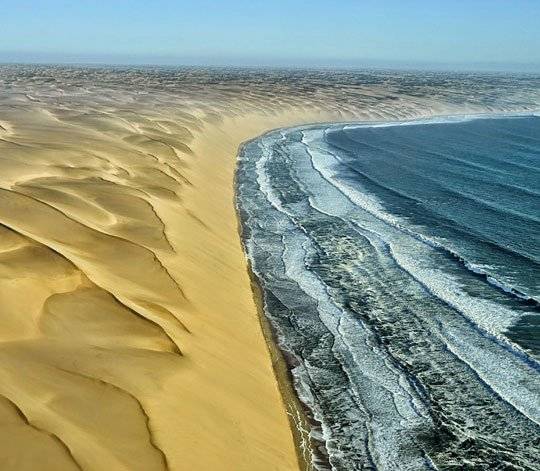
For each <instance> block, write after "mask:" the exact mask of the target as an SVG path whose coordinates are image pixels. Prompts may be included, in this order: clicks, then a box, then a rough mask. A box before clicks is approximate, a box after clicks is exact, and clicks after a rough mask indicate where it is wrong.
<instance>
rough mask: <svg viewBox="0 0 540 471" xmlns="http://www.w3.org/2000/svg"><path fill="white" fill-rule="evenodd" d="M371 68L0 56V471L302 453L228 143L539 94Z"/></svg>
mask: <svg viewBox="0 0 540 471" xmlns="http://www.w3.org/2000/svg"><path fill="white" fill-rule="evenodd" d="M291 74H292V75H291ZM369 77H372V76H371V75H369V74H367V75H366V76H364V75H356V76H355V75H354V74H346V73H343V75H339V74H338V76H337V78H336V77H333V78H329V77H326V76H325V75H324V74H322V73H315V72H310V73H304V74H301V73H300V72H295V73H285V72H272V73H270V72H268V73H267V72H264V71H263V72H258V71H256V72H253V73H248V72H242V71H237V72H234V71H227V70H220V69H217V70H204V69H193V70H192V69H186V70H184V69H180V70H176V71H175V70H168V69H164V70H159V69H148V70H147V69H131V68H121V69H113V68H109V69H107V68H105V69H100V68H86V69H85V68H77V67H45V66H40V67H38V66H35V67H32V66H26V67H22V66H19V67H17V66H3V67H2V68H0V84H1V88H0V126H1V127H0V234H1V236H0V299H1V300H2V316H1V318H0V418H1V423H2V427H1V428H0V434H1V440H0V467H1V468H2V469H6V470H7V469H17V470H25V469H28V470H31V469H36V468H35V463H42V464H43V465H42V466H41V467H40V469H47V470H48V469H50V470H76V469H84V470H104V469H107V470H126V471H127V470H130V471H131V470H154V469H155V470H160V469H171V470H201V471H204V470H231V471H242V470H245V471H248V470H249V471H255V470H279V471H282V470H283V471H285V470H297V469H310V465H309V464H306V462H307V461H309V459H310V456H311V454H310V453H311V452H310V451H309V450H306V449H305V448H303V447H302V434H301V433H298V431H297V430H295V424H296V423H297V420H298V419H297V418H296V417H295V408H296V407H297V405H296V403H295V401H294V400H291V399H290V392H291V389H290V385H288V384H283V382H284V377H285V376H286V374H284V372H283V364H276V363H280V362H281V360H280V358H279V354H278V353H277V350H276V347H275V345H274V343H273V339H272V338H270V336H269V335H268V334H267V335H266V337H265V335H264V333H263V330H265V329H263V327H262V325H261V322H262V320H261V317H260V315H261V310H260V306H261V300H260V299H259V297H258V296H257V295H254V288H253V285H252V284H253V280H252V279H251V278H250V272H249V269H248V260H247V258H246V256H245V255H244V252H243V248H242V243H241V239H240V226H239V221H238V217H237V213H236V206H235V185H234V182H235V171H236V165H237V154H238V149H239V147H240V146H241V145H242V143H244V142H245V141H247V140H250V139H253V138H254V137H256V136H258V135H261V134H263V133H264V132H267V131H269V130H271V129H275V128H283V127H290V126H295V125H300V124H307V123H316V122H331V121H332V122H337V121H365V120H372V121H373V120H375V121H385V120H395V119H406V118H415V117H423V116H431V115H444V114H455V113H458V112H459V113H484V112H485V113H489V112H495V111H498V112H505V111H526V110H527V109H537V107H538V103H540V96H539V93H538V89H537V88H536V87H535V85H534V83H532V84H531V83H525V82H522V83H521V84H520V86H519V87H516V86H515V84H514V83H513V82H511V80H510V79H508V78H505V77H504V76H503V77H501V78H500V81H501V82H500V83H499V91H500V90H503V91H504V90H508V92H507V93H506V94H505V93H502V94H501V93H500V92H499V94H498V96H497V97H496V100H491V101H490V93H492V92H491V91H490V90H491V89H490V88H489V87H488V88H486V90H484V91H482V90H480V89H479V90H477V93H476V94H475V95H474V100H473V99H472V98H471V99H469V98H467V96H468V95H469V93H468V91H467V87H455V88H452V86H449V85H448V81H447V82H444V84H443V85H440V84H439V85H438V84H437V83H436V81H435V83H428V84H427V85H426V83H425V82H424V83H423V84H422V85H418V86H414V87H412V88H411V89H410V90H409V92H410V93H409V92H408V91H407V90H406V89H404V88H403V83H402V82H401V79H400V78H399V76H393V75H391V74H390V75H384V74H383V75H382V76H380V75H375V79H376V80H375V79H373V78H372V79H370V80H368V78H369ZM460 80H464V79H463V78H459V77H458V78H455V83H456V84H457V83H460V82H459V81H460ZM470 80H471V82H470V85H469V88H468V89H469V90H470V88H471V87H473V86H476V85H474V84H475V83H476V82H475V81H474V77H473V78H471V79H470ZM336 81H338V82H340V83H339V84H338V85H339V86H338V85H335V82H336ZM450 83H452V82H451V80H450ZM505 87H507V88H506V89H505ZM464 89H465V91H463V90H464ZM535 90H536V91H535ZM420 92H421V93H420ZM501 96H502V98H501ZM255 291H256V290H255ZM266 331H267V332H268V329H266ZM276 370H279V371H281V373H280V374H279V375H276ZM278 376H279V377H280V378H281V380H280V381H281V382H282V384H281V385H280V383H279V382H278V379H277V377H278ZM285 383H286V382H285ZM287 391H288V392H287ZM288 395H289V396H288ZM291 415H292V416H291ZM300 421H302V419H300ZM301 423H302V422H301Z"/></svg>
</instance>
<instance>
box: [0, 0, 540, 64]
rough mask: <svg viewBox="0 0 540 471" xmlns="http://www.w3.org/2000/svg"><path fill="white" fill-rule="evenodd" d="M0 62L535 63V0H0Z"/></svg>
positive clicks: (538, 20)
mask: <svg viewBox="0 0 540 471" xmlns="http://www.w3.org/2000/svg"><path fill="white" fill-rule="evenodd" d="M0 12H1V16H0V62H75V63H86V62H89V63H115V64H171V65H175V64H187V65H205V64H208V65H258V66H273V65H275V66H353V67H358V66H360V67H361V66H373V65H374V66H382V67H386V66H392V65H396V66H405V67H408V66H411V67H414V66H415V65H418V66H422V65H424V66H429V65H433V66H435V67H438V66H440V67H444V66H448V67H450V68H452V67H454V68H488V69H489V68H494V69H506V70H514V69H515V70H518V69H519V70H532V71H540V0H429V1H428V0H377V1H375V0H334V1H332V0H324V1H322V0H288V1H285V0H266V1H262V0H227V1H225V0H193V1H185V0H176V1H174V0H93V1H92V0H70V1H67V0H9V1H7V0H0Z"/></svg>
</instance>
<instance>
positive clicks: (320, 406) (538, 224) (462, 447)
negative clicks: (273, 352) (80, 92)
mask: <svg viewBox="0 0 540 471" xmlns="http://www.w3.org/2000/svg"><path fill="white" fill-rule="evenodd" d="M539 196H540V118H539V117H535V116H525V117H524V116H515V117H498V118H453V119H444V120H430V121H414V122H409V123H378V124H373V123H372V124H349V125H342V124H340V125H318V126H310V127H304V128H293V129H288V130H280V131H275V132H272V133H269V134H267V135H265V136H262V137H261V138H259V139H256V140H254V141H251V142H250V143H248V144H247V145H246V146H245V147H244V148H243V149H242V151H241V154H240V160H239V169H238V209H239V212H240V216H241V220H242V224H243V239H244V243H245V248H246V251H247V254H248V256H249V257H250V259H251V261H252V267H253V270H254V273H255V275H256V276H257V277H258V279H259V282H260V284H261V287H262V289H263V293H264V301H265V312H266V314H267V316H268V318H269V320H270V321H271V324H272V326H273V328H274V330H275V334H276V337H277V339H278V342H279V344H280V347H281V348H282V350H283V351H284V352H285V353H286V357H287V358H288V359H289V362H290V367H291V372H292V375H293V378H294V380H295V387H296V390H297V392H298V395H299V397H300V399H301V400H302V402H303V403H304V405H305V406H306V409H307V412H308V414H309V415H310V417H311V419H312V421H313V424H314V426H313V432H312V434H313V441H314V443H316V446H315V449H314V457H313V460H314V463H315V465H316V467H317V469H336V470H355V469H381V470H383V469H384V470H400V469H410V470H420V469H486V470H487V469H489V470H499V469H500V470H502V469H516V470H517V469H523V470H525V469H527V470H533V469H540V460H539V458H538V457H539V456H540V444H539V437H540V426H539V423H540V375H539V373H540V364H539V359H540V339H539V337H540V336H539V333H540V316H539V312H538V301H539V299H540V286H539V279H540V277H539V274H540V248H539V240H540V204H539V202H540V199H539Z"/></svg>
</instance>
